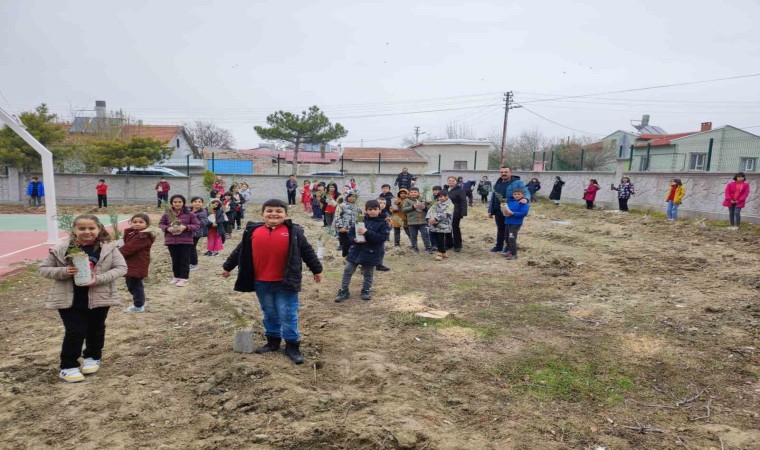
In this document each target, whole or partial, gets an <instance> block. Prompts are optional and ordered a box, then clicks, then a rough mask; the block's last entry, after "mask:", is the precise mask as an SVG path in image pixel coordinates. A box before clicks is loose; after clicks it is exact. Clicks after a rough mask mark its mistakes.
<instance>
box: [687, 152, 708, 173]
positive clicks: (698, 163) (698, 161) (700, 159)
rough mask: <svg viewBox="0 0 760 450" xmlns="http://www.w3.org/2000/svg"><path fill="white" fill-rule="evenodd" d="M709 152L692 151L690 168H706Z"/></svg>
mask: <svg viewBox="0 0 760 450" xmlns="http://www.w3.org/2000/svg"><path fill="white" fill-rule="evenodd" d="M706 161H707V153H691V154H690V155H689V170H705V162H706Z"/></svg>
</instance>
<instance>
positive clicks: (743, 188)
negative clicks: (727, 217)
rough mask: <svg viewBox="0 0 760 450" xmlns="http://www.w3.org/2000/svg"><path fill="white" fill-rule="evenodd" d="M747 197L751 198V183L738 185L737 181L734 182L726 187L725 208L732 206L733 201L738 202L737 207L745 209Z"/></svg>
mask: <svg viewBox="0 0 760 450" xmlns="http://www.w3.org/2000/svg"><path fill="white" fill-rule="evenodd" d="M747 197H749V183H747V182H746V181H745V182H744V183H742V184H736V181H732V182H730V183H728V184H727V185H726V197H725V200H723V206H731V201H732V200H736V206H737V207H738V208H744V205H745V203H746V202H747Z"/></svg>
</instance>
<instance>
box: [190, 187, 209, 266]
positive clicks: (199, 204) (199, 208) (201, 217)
mask: <svg viewBox="0 0 760 450" xmlns="http://www.w3.org/2000/svg"><path fill="white" fill-rule="evenodd" d="M190 210H191V211H192V212H193V214H195V217H197V218H198V223H200V227H198V229H197V230H195V231H193V250H192V251H191V252H190V270H198V241H200V240H201V238H204V237H207V236H208V228H209V222H208V211H207V210H206V207H205V205H204V204H203V199H202V198H200V197H193V198H191V199H190Z"/></svg>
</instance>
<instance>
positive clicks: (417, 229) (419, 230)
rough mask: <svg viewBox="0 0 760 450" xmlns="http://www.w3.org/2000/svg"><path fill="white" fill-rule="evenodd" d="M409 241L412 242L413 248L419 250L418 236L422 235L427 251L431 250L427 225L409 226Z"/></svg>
mask: <svg viewBox="0 0 760 450" xmlns="http://www.w3.org/2000/svg"><path fill="white" fill-rule="evenodd" d="M408 229H409V240H410V241H412V248H417V234H421V235H422V243H423V244H424V245H425V250H430V249H431V248H432V247H431V244H430V233H428V226H427V224H426V223H423V224H420V225H409V227H408Z"/></svg>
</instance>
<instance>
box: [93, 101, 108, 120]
mask: <svg viewBox="0 0 760 450" xmlns="http://www.w3.org/2000/svg"><path fill="white" fill-rule="evenodd" d="M105 116H106V101H105V100H95V117H105Z"/></svg>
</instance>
